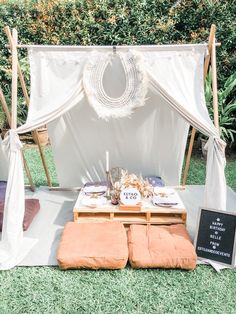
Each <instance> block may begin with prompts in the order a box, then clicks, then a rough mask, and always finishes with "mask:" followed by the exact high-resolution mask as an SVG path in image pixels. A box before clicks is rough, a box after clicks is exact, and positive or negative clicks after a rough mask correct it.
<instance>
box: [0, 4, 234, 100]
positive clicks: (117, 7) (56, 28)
mask: <svg viewBox="0 0 236 314" xmlns="http://www.w3.org/2000/svg"><path fill="white" fill-rule="evenodd" d="M235 12H236V1H234V0H233V1H228V0H221V1H220V0H219V1H218V0H202V1H201V0H192V1H190V0H183V1H170V0H165V1H164V0H159V1H158V0H126V1H124V0H122V1H121V0H120V1H119V0H78V1H69V0H67V1H59V0H54V1H1V0H0V29H1V30H2V29H3V27H4V26H6V25H9V26H10V27H11V28H12V27H16V28H17V30H18V32H19V41H20V42H22V43H35V44H71V45H114V44H115V45H124V44H125V45H128V44H142V45H145V44H159V43H162V44H166V43H189V42H194V43H198V42H203V41H207V37H208V35H209V29H210V26H211V24H212V23H215V24H216V25H217V40H218V41H220V42H221V43H222V45H221V47H220V48H218V49H217V58H218V83H219V86H223V84H224V82H225V80H226V79H227V77H229V75H230V74H231V73H232V72H234V71H235V69H236V58H235V54H236V51H235V42H236V23H235ZM6 43H7V40H6V36H5V34H4V32H3V30H2V31H1V32H0V81H1V87H2V88H3V89H4V92H5V94H6V95H7V97H8V98H9V95H10V91H9V86H10V84H9V83H10V56H9V52H8V51H7V49H6V48H5V44H6ZM25 53H26V51H24V50H21V51H20V57H21V58H24V57H25ZM23 60H24V59H23ZM21 103H22V101H21Z"/></svg>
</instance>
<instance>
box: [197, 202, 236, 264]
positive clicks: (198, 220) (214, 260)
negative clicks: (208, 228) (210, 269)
mask: <svg viewBox="0 0 236 314" xmlns="http://www.w3.org/2000/svg"><path fill="white" fill-rule="evenodd" d="M204 210H205V211H210V212H213V213H219V214H223V215H231V216H235V217H236V213H233V212H228V211H222V210H216V209H213V208H207V207H204V206H202V207H200V208H199V212H198V218H197V229H196V235H195V238H194V247H195V250H196V254H197V256H198V250H197V243H198V238H199V227H200V219H201V215H202V212H203V211H204ZM209 253H211V252H209ZM235 254H236V230H235V232H234V242H233V246H232V259H231V263H230V264H229V263H224V262H220V261H218V260H217V259H212V258H207V257H202V256H198V259H199V260H211V261H213V262H215V263H218V264H220V265H224V266H228V267H234V266H235V261H236V256H235ZM212 257H213V256H212Z"/></svg>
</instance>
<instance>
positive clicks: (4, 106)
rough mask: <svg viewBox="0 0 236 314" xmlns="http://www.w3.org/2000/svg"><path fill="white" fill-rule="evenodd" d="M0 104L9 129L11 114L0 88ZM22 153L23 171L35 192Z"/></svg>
mask: <svg viewBox="0 0 236 314" xmlns="http://www.w3.org/2000/svg"><path fill="white" fill-rule="evenodd" d="M0 102H1V104H2V108H3V111H4V113H5V114H6V117H7V122H8V124H9V125H10V127H11V114H10V111H9V109H8V106H7V102H6V99H5V96H4V94H3V91H2V89H1V87H0ZM21 153H22V158H23V164H24V169H25V173H26V175H27V178H28V180H29V184H30V189H31V191H33V192H34V191H35V185H34V183H33V180H32V176H31V173H30V170H29V167H28V164H27V161H26V159H25V156H24V153H23V151H21Z"/></svg>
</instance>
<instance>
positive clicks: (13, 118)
mask: <svg viewBox="0 0 236 314" xmlns="http://www.w3.org/2000/svg"><path fill="white" fill-rule="evenodd" d="M16 45H17V31H16V30H15V29H13V31H12V50H11V51H12V86H11V128H12V129H16V128H17V48H16Z"/></svg>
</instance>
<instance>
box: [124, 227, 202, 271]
mask: <svg viewBox="0 0 236 314" xmlns="http://www.w3.org/2000/svg"><path fill="white" fill-rule="evenodd" d="M128 245H129V261H130V264H131V266H132V267H134V268H182V269H194V268H195V267H196V261H197V256H196V253H195V249H194V246H193V245H192V243H191V240H190V238H189V235H188V233H187V230H186V228H185V226H184V225H181V224H179V225H170V226H141V225H131V226H130V228H129V231H128Z"/></svg>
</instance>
